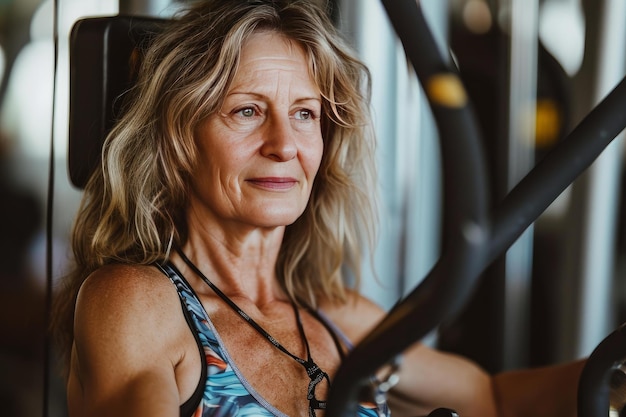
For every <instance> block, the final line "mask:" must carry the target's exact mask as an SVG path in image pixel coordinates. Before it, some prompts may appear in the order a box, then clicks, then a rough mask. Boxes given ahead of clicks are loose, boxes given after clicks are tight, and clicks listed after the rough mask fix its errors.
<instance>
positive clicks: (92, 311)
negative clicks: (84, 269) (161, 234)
mask: <svg viewBox="0 0 626 417" xmlns="http://www.w3.org/2000/svg"><path fill="white" fill-rule="evenodd" d="M181 320H182V321H181ZM74 329H75V342H74V347H73V351H72V363H71V369H70V378H69V381H68V407H69V410H70V415H71V417H80V416H92V417H96V416H120V417H121V416H131V415H132V416H136V415H150V416H173V415H178V414H179V406H180V404H181V403H182V402H183V401H181V394H180V392H181V389H180V388H179V383H178V382H177V375H176V368H177V366H178V365H179V363H180V362H181V361H182V360H183V358H184V356H185V355H184V348H183V346H185V345H184V344H183V343H181V341H189V339H188V338H191V341H192V342H193V336H191V333H190V332H189V330H188V328H187V326H186V324H185V321H184V318H182V313H181V312H180V303H179V301H178V298H177V295H176V291H175V290H174V287H173V286H172V284H171V283H170V282H169V280H167V278H166V277H165V276H163V275H162V274H160V273H159V272H158V271H157V270H156V269H153V268H149V267H124V266H110V267H105V268H103V269H101V270H99V271H96V272H95V273H94V274H92V276H90V277H89V278H88V279H87V281H85V283H84V284H83V287H82V288H81V291H80V293H79V297H78V301H77V306H76V316H75V322H74ZM185 330H186V331H185ZM192 346H194V345H192ZM195 351H196V353H197V348H196V349H195ZM196 360H197V361H198V363H199V358H196ZM198 373H199V371H198ZM196 381H197V379H196ZM190 389H191V387H189V389H187V391H190Z"/></svg>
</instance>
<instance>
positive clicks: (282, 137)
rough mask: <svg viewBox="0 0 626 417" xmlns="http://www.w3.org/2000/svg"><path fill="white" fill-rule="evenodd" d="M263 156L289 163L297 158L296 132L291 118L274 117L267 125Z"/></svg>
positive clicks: (262, 148)
mask: <svg viewBox="0 0 626 417" xmlns="http://www.w3.org/2000/svg"><path fill="white" fill-rule="evenodd" d="M263 134H264V135H265V137H264V139H263V146H262V147H261V154H262V155H263V156H265V157H268V158H272V159H274V160H276V161H289V160H291V159H293V158H295V157H296V155H297V153H298V148H297V146H296V134H297V133H296V132H295V131H294V129H293V126H292V125H291V120H290V119H289V117H287V116H284V117H282V116H281V117H272V118H271V121H270V123H268V124H267V126H266V129H265V132H264V133H263Z"/></svg>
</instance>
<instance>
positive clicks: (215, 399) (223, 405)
mask: <svg viewBox="0 0 626 417" xmlns="http://www.w3.org/2000/svg"><path fill="white" fill-rule="evenodd" d="M158 267H159V268H160V269H161V271H163V273H164V274H165V275H167V276H168V277H169V279H170V280H171V281H172V282H173V283H174V285H175V286H176V290H177V291H178V295H179V297H180V301H181V304H182V310H183V314H184V315H185V319H186V320H187V324H188V325H189V327H190V329H191V331H192V333H193V335H194V338H195V339H196V343H197V345H198V349H199V352H200V355H201V357H202V358H204V363H205V366H203V369H202V374H201V377H200V381H199V383H198V386H197V388H196V390H195V392H194V394H193V395H192V396H191V397H190V398H189V399H188V400H187V401H186V402H185V403H184V404H183V405H181V408H180V415H181V417H226V416H278V417H289V416H287V415H286V414H285V413H282V412H281V411H279V410H278V409H277V408H276V407H274V406H273V405H272V404H270V403H269V402H268V401H267V400H266V399H265V398H263V397H262V396H261V395H260V394H259V393H258V392H257V391H256V390H255V389H254V388H253V387H252V386H251V385H250V383H249V382H248V381H247V380H246V379H245V377H244V376H243V375H242V374H241V372H240V370H239V369H238V368H237V366H236V364H235V363H234V362H233V361H232V358H231V357H230V355H229V354H228V352H227V351H226V349H225V348H224V345H223V343H222V340H221V338H220V336H219V334H218V333H217V330H216V329H215V326H214V325H213V323H212V322H211V319H210V318H209V315H208V314H207V312H206V310H205V309H204V307H203V306H202V303H201V302H200V300H199V299H198V297H197V295H196V294H195V292H194V291H193V289H192V288H191V286H190V285H189V283H188V282H187V280H186V279H185V278H184V277H183V275H182V274H181V273H180V271H178V269H177V268H176V267H175V266H174V265H172V264H171V263H167V264H165V265H158ZM318 319H320V320H321V321H322V324H324V325H325V326H326V327H327V328H328V329H329V330H331V329H335V330H334V331H335V332H338V329H337V328H336V327H335V326H333V325H332V324H331V323H330V322H324V321H327V319H325V318H324V317H323V316H321V315H320V316H318ZM340 336H342V337H343V335H341V334H340ZM343 338H344V339H345V340H346V341H347V338H345V337H343ZM357 416H359V417H381V416H384V417H389V416H390V412H389V409H388V407H387V405H386V404H384V405H382V406H377V405H376V404H374V403H361V404H359V406H358V413H357Z"/></svg>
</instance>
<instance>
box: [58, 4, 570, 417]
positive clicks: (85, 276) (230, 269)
mask: <svg viewBox="0 0 626 417" xmlns="http://www.w3.org/2000/svg"><path fill="white" fill-rule="evenodd" d="M140 74H141V75H140V79H139V82H138V85H137V87H136V90H135V91H134V92H133V96H132V100H131V101H130V102H129V105H128V107H127V111H126V112H125V114H124V116H123V118H122V119H121V120H120V121H119V123H118V124H117V125H116V127H115V128H114V129H113V131H112V132H111V134H110V135H109V137H108V138H107V141H106V143H105V146H104V149H103V164H102V169H101V170H98V171H97V172H95V173H94V175H93V176H92V178H91V180H90V182H89V184H88V185H87V187H86V189H85V195H84V200H83V203H82V206H81V209H80V211H79V214H78V218H77V221H76V225H75V230H74V237H73V245H74V250H75V259H76V268H75V270H74V271H73V272H72V274H71V275H70V276H69V277H68V280H67V286H66V288H65V289H64V291H63V292H62V293H61V294H60V295H59V297H58V300H60V302H59V304H58V309H57V310H58V315H57V318H58V321H59V332H60V334H62V335H64V336H65V339H64V342H63V344H62V348H63V351H64V352H67V353H68V356H69V357H68V360H67V362H68V375H67V376H68V384H67V387H68V404H69V410H70V415H71V416H125V415H150V416H174V415H179V414H180V415H184V416H191V415H194V416H200V415H202V416H225V415H279V416H284V415H288V416H305V415H309V416H313V415H317V416H321V415H323V410H324V408H325V402H324V400H325V399H326V398H327V396H328V392H329V387H330V385H329V384H330V381H331V380H332V376H333V374H334V372H335V371H336V370H337V368H338V366H339V364H340V363H341V360H342V358H343V356H344V355H345V354H346V352H347V351H348V350H349V349H350V346H351V345H354V344H355V343H358V342H359V340H360V339H361V338H363V337H364V336H365V335H366V334H367V333H368V332H369V331H370V330H371V329H372V328H373V327H374V326H375V325H376V323H377V322H378V321H379V320H380V319H381V318H382V317H383V316H384V311H383V310H381V309H380V308H379V307H377V306H376V305H374V304H373V303H372V302H370V301H368V300H367V299H365V298H363V297H361V296H360V295H358V293H357V292H356V291H355V290H353V289H350V288H348V286H347V285H346V284H345V279H344V271H343V269H342V268H343V267H344V266H347V267H349V268H350V269H351V272H352V276H354V277H356V278H357V280H358V276H359V265H360V263H361V260H362V259H361V258H362V256H361V255H362V253H364V251H365V250H366V249H367V245H366V244H368V243H371V242H372V241H373V238H374V236H375V233H374V230H372V228H371V226H370V225H371V224H372V223H373V221H372V220H373V219H374V217H375V214H374V213H375V210H374V202H373V201H372V200H371V199H370V196H369V192H370V190H372V189H374V187H375V186H374V181H375V176H374V168H373V167H374V164H373V148H374V138H373V135H372V130H371V125H370V119H369V112H368V106H369V75H368V72H367V69H366V68H365V67H364V66H363V65H362V64H361V63H360V62H359V61H358V59H356V57H355V55H354V54H353V53H352V52H351V50H350V49H349V48H348V47H347V45H346V44H345V43H344V42H343V41H342V40H341V38H340V36H339V35H338V34H337V32H336V31H335V30H334V28H333V26H332V24H331V22H330V21H329V19H328V18H327V16H326V14H325V13H324V10H323V9H320V8H318V7H316V6H315V3H314V2H311V1H309V0H304V1H287V0H284V1H281V0H275V1H269V0H268V1H232V0H210V1H204V2H200V3H198V4H197V6H193V7H192V8H190V10H189V11H188V12H187V13H185V14H183V15H182V16H181V17H180V18H178V19H176V20H175V21H174V22H173V23H172V24H171V25H170V27H168V28H166V30H165V32H164V33H163V34H162V35H160V36H158V37H157V38H156V39H155V40H154V42H153V44H152V45H151V46H150V48H149V50H148V52H147V54H146V56H145V59H144V61H143V67H142V69H141V71H140ZM363 190H365V192H364V191H363ZM568 369H570V368H568ZM571 369H572V370H571V371H569V373H565V374H564V373H554V372H549V373H548V375H550V377H552V378H561V377H563V376H564V377H565V378H569V380H570V381H569V384H568V386H570V387H574V388H569V391H568V388H564V386H561V387H558V388H560V389H561V390H563V391H564V392H565V393H566V395H564V396H563V400H562V401H557V400H554V399H553V400H552V401H551V402H550V405H549V406H550V407H552V408H551V409H550V410H545V411H546V414H541V413H539V414H537V413H534V412H535V411H536V410H538V409H539V408H540V407H535V408H534V409H532V410H531V412H533V413H534V414H533V415H534V416H540V415H546V416H548V415H549V416H551V417H554V416H558V415H563V416H565V415H568V412H570V411H572V410H574V406H575V401H574V400H573V398H571V397H572V396H573V392H574V391H572V390H575V381H573V382H572V381H571V379H572V375H576V373H577V372H578V369H579V367H573V368H571ZM529 375H530V374H529ZM532 375H535V373H532ZM543 375H545V374H542V377H543ZM373 378H374V377H373ZM509 381H510V379H509V377H508V376H499V377H496V378H491V377H490V376H489V375H487V374H485V373H484V372H483V371H482V370H480V369H479V368H478V367H477V366H475V365H474V364H472V363H470V362H468V361H466V360H464V359H461V358H457V357H454V356H451V355H447V354H443V353H439V352H436V351H433V350H431V349H428V348H427V347H424V346H421V345H417V346H415V347H413V348H411V349H410V350H409V351H407V352H405V354H404V356H403V361H402V367H401V370H400V383H399V384H398V385H397V386H396V387H395V389H394V391H392V393H391V395H390V398H389V405H390V408H391V409H393V410H394V415H414V416H415V415H422V414H427V413H428V412H429V411H431V410H432V409H434V408H436V407H440V406H445V407H449V408H453V409H456V410H457V411H458V412H459V413H460V415H461V416H463V417H466V416H467V417H471V416H482V417H486V416H495V415H497V413H498V410H497V408H498V404H501V408H502V410H504V412H503V413H502V415H523V414H516V412H517V410H521V409H522V406H523V407H526V406H527V405H528V403H529V401H528V400H529V398H528V397H525V396H524V395H526V394H527V393H528V392H532V393H533V394H532V395H535V397H533V398H532V400H536V399H538V398H539V397H538V395H537V394H536V390H532V391H531V390H524V389H523V386H520V385H518V382H519V381H525V379H520V378H518V377H516V378H514V379H512V381H513V384H511V383H510V382H509ZM559 382H560V381H559ZM534 384H535V380H534V379H533V380H531V381H530V383H529V384H528V385H529V386H530V387H532V388H535V386H534ZM513 385H514V389H510V388H509V387H510V386H513ZM550 394H551V396H552V395H553V394H554V392H550ZM509 405H511V407H509ZM531 408H532V407H531ZM555 412H557V413H556V414H555ZM388 413H389V410H388V406H387V404H386V403H384V402H381V403H378V404H376V403H374V402H373V400H372V399H371V398H369V397H368V398H364V399H363V402H362V403H361V404H360V406H359V415H361V416H367V415H371V416H376V415H388ZM570 415H572V414H570Z"/></svg>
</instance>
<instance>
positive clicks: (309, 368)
mask: <svg viewBox="0 0 626 417" xmlns="http://www.w3.org/2000/svg"><path fill="white" fill-rule="evenodd" d="M177 252H178V254H179V255H180V257H181V258H182V259H183V261H184V262H185V263H186V264H187V266H189V268H191V269H192V270H193V272H194V273H195V274H196V275H198V276H199V277H200V278H202V280H203V281H204V282H205V283H206V284H207V285H208V286H209V287H210V288H211V289H212V290H213V291H214V292H215V293H216V294H217V295H218V296H219V297H220V298H221V299H222V300H224V301H225V302H226V304H228V305H229V306H230V307H231V308H232V309H233V310H234V311H235V312H236V313H237V314H239V316H241V318H243V319H244V320H245V321H246V323H248V324H250V326H252V328H254V329H255V330H256V331H257V332H259V333H260V334H261V335H262V336H263V337H265V339H267V340H268V341H269V342H270V343H271V344H272V345H274V346H275V347H276V348H278V350H280V351H281V352H283V353H284V354H286V355H287V356H289V357H290V358H292V359H293V360H295V361H296V362H298V363H299V364H300V365H302V366H303V367H304V369H305V370H306V373H307V375H308V376H309V379H311V382H309V387H308V390H307V399H308V400H309V417H315V410H324V409H326V401H320V400H318V399H317V398H316V396H315V388H316V387H317V385H318V384H319V383H320V382H322V381H323V380H326V382H328V384H329V386H330V378H329V377H328V374H327V373H326V372H324V371H323V370H322V369H321V368H320V367H319V366H318V365H317V364H316V363H315V362H314V361H313V358H312V357H311V351H310V349H309V341H308V340H307V338H306V334H305V333H304V327H303V326H302V320H301V319H300V312H299V311H298V307H297V306H296V305H295V303H294V302H293V301H292V302H291V306H292V307H293V311H294V313H295V316H296V321H297V323H298V332H299V333H300V337H301V338H302V341H303V342H304V346H305V348H306V355H307V359H306V360H305V359H302V358H300V357H298V356H296V355H294V354H293V353H291V352H289V351H288V350H287V349H286V348H285V347H284V346H283V345H281V344H280V343H278V340H276V339H274V338H273V337H272V336H271V335H270V334H269V333H268V332H267V331H265V329H263V328H262V327H261V326H260V325H259V324H258V323H257V322H255V321H254V320H253V319H252V318H251V317H250V316H248V315H247V314H246V313H245V312H244V311H243V310H242V309H241V308H239V306H238V305H237V304H235V302H234V301H233V300H231V299H230V298H229V297H228V296H227V295H226V294H224V293H223V292H222V291H221V290H220V289H219V288H218V287H217V286H216V285H215V284H213V283H212V282H211V281H210V280H209V279H208V278H207V277H206V275H204V274H203V273H202V271H200V269H198V267H197V266H196V265H195V264H194V263H193V262H191V260H190V259H189V258H188V257H187V256H186V255H185V254H184V253H183V251H182V250H180V249H177Z"/></svg>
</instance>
